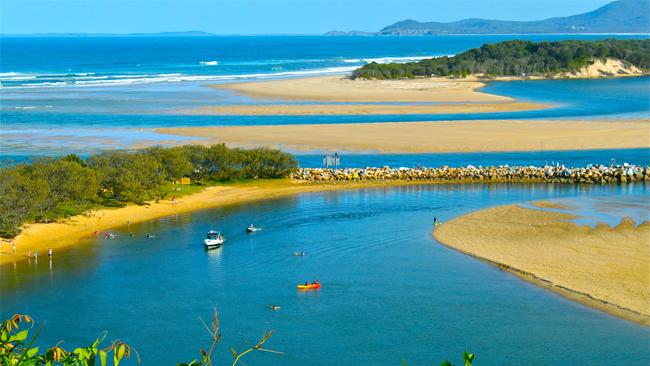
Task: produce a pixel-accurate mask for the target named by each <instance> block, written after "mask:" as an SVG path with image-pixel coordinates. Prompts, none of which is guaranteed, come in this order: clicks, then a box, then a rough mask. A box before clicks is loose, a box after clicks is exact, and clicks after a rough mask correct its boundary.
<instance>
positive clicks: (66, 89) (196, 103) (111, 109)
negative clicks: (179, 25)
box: [0, 35, 650, 160]
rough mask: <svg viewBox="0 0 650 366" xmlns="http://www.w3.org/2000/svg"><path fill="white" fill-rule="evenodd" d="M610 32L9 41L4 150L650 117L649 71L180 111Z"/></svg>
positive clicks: (2, 79)
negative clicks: (424, 100)
mask: <svg viewBox="0 0 650 366" xmlns="http://www.w3.org/2000/svg"><path fill="white" fill-rule="evenodd" d="M605 37H610V36H604V35H601V36H598V35H582V36H577V35H534V36H533V35H528V36H451V37H326V36H259V37H235V36H233V37H207V38H204V37H198V38H194V37H173V38H162V37H157V38H156V37H92V38H65V37H62V38H52V37H50V38H48V37H44V38H38V37H34V38H11V37H5V38H3V40H2V41H3V44H2V47H1V48H0V56H1V57H0V67H1V70H0V97H1V100H0V117H1V119H2V126H1V127H2V137H1V138H2V144H1V146H0V149H2V151H1V153H2V155H4V156H10V155H11V156H33V155H52V154H64V153H67V152H77V153H80V152H81V153H83V152H87V151H98V150H102V149H115V148H129V147H131V146H134V145H138V146H141V145H147V144H167V143H179V142H184V141H186V140H187V138H184V137H179V136H171V135H162V134H159V133H156V132H155V131H154V130H153V128H155V127H169V126H210V125H265V124H303V123H372V122H384V121H394V122H400V121H440V120H461V119H493V118H503V119H512V118H629V117H648V115H649V113H650V78H648V77H642V78H628V79H612V80H555V81H523V82H494V83H490V84H489V85H488V86H487V87H486V88H485V91H487V92H491V93H496V94H501V95H506V96H511V97H515V98H518V99H522V100H531V101H538V102H544V103H548V104H551V105H553V106H554V107H553V108H550V109H546V110H542V111H528V112H525V111H524V112H508V113H479V114H443V115H399V116H394V115H393V116H382V115H379V116H196V115H192V116H188V115H177V114H174V112H175V111H177V110H179V109H187V108H194V107H200V106H206V105H219V104H233V103H259V102H258V101H254V100H252V99H251V98H247V97H242V96H240V95H234V94H232V93H229V92H226V91H220V90H215V89H213V88H207V87H205V85H206V84H214V83H223V82H232V81H242V80H258V79H268V78H281V77H299V76H310V75H323V74H333V73H335V74H340V73H345V72H349V71H350V70H352V69H354V68H356V67H358V66H360V65H362V64H364V63H365V62H368V61H376V62H393V61H397V62H404V61H411V60H417V59H421V58H425V57H431V56H439V55H449V54H455V53H458V52H462V51H464V50H466V49H468V48H472V47H476V46H480V45H481V44H484V43H490V42H499V41H503V40H507V39H512V38H525V39H530V40H534V41H539V40H558V39H576V38H577V39H597V38H605ZM621 37H622V38H630V37H635V38H638V37H644V36H621ZM5 160H6V159H5Z"/></svg>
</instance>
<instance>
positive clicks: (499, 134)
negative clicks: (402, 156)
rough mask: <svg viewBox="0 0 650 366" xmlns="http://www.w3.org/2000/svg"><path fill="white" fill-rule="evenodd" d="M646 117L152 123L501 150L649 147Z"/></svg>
mask: <svg viewBox="0 0 650 366" xmlns="http://www.w3.org/2000/svg"><path fill="white" fill-rule="evenodd" d="M649 127H650V120H642V119H641V120H622V121H588V120H587V121H585V120H566V121H559V120H479V121H471V120H470V121H440V122H380V123H349V124H300V125H265V126H220V127H177V128H157V129H155V131H156V132H157V133H161V134H168V135H176V136H186V137H198V138H202V139H199V140H195V141H190V143H192V144H214V143H222V142H223V143H226V144H228V145H231V146H237V147H272V148H282V149H287V150H292V151H301V152H308V151H350V152H367V151H377V152H379V153H437V152H440V153H445V152H506V151H513V152H514V151H539V150H540V148H542V149H544V150H554V151H563V150H593V149H627V148H648V147H650V142H649V141H650V130H649Z"/></svg>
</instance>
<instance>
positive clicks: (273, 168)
mask: <svg viewBox="0 0 650 366" xmlns="http://www.w3.org/2000/svg"><path fill="white" fill-rule="evenodd" d="M297 165H298V163H297V161H296V160H295V159H294V157H293V156H292V155H290V154H287V153H284V152H281V151H279V150H274V149H266V148H258V149H251V150H244V149H231V148H228V147H226V146H225V145H223V144H220V145H213V146H211V147H204V146H179V147H170V148H163V147H152V148H148V149H144V150H140V151H136V152H124V151H119V152H106V153H102V154H99V155H94V156H91V157H90V158H88V159H86V160H83V159H80V158H79V157H78V156H76V155H68V156H66V157H63V158H58V159H53V158H46V159H40V160H37V161H35V162H33V163H28V164H17V165H12V166H7V167H4V168H2V169H0V197H2V199H1V200H0V236H2V237H13V236H15V235H17V234H18V233H19V232H20V228H21V226H22V224H24V223H27V222H49V221H53V220H57V219H60V218H64V217H68V216H72V215H76V214H79V213H82V212H84V211H86V210H88V209H90V208H92V207H97V206H119V205H123V204H126V203H136V204H142V203H144V202H146V201H150V200H158V199H163V198H165V197H167V196H168V195H170V194H172V193H173V192H175V190H176V189H177V187H178V186H177V185H175V184H173V183H174V182H175V181H177V180H179V179H181V178H190V179H191V180H192V181H193V182H195V183H198V184H209V183H213V182H228V181H235V180H245V179H258V178H259V179H264V178H282V177H285V176H287V175H288V174H289V173H291V172H292V171H293V170H294V169H295V168H296V167H297Z"/></svg>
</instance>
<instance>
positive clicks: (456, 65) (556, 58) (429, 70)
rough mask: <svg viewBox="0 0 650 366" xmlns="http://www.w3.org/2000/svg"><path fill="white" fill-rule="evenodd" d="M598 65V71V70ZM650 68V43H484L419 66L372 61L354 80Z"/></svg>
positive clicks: (622, 72) (599, 73)
mask: <svg viewBox="0 0 650 366" xmlns="http://www.w3.org/2000/svg"><path fill="white" fill-rule="evenodd" d="M594 66H595V67H594ZM648 70H650V39H642V40H640V39H630V40H620V39H606V40H597V41H574V40H567V41H558V42H538V43H535V42H530V41H520V40H515V41H506V42H501V43H496V44H485V45H483V46H481V47H479V48H473V49H470V50H468V51H465V52H463V53H461V54H458V55H456V56H452V57H448V56H444V57H437V58H431V59H425V60H421V61H418V62H409V63H400V64H398V63H391V64H378V63H375V62H371V63H369V64H367V65H365V66H363V67H361V68H359V69H357V70H355V71H354V72H353V73H352V78H363V79H380V80H381V79H404V78H415V77H468V76H476V77H484V78H495V77H571V76H572V75H574V76H583V77H599V76H624V75H640V74H645V73H647V72H648Z"/></svg>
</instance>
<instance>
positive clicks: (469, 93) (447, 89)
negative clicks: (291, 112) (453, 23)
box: [211, 76, 513, 102]
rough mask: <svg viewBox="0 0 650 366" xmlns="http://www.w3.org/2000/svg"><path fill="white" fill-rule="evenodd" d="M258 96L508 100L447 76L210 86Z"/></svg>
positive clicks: (336, 99)
mask: <svg viewBox="0 0 650 366" xmlns="http://www.w3.org/2000/svg"><path fill="white" fill-rule="evenodd" d="M211 86H212V87H214V88H219V89H225V90H230V91H234V92H236V93H239V94H243V95H247V96H250V97H253V98H258V99H272V100H278V99H282V100H307V101H330V102H509V101H513V99H512V98H508V97H504V96H500V95H493V94H488V93H482V92H480V91H478V90H477V89H479V88H481V87H483V86H485V84H483V83H481V82H478V81H468V80H451V79H444V78H439V79H434V78H431V79H415V80H351V79H349V78H348V77H344V76H320V77H312V78H296V79H284V80H269V81H255V82H245V83H233V84H218V85H211Z"/></svg>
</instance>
